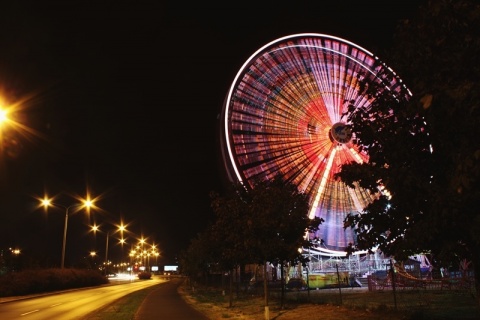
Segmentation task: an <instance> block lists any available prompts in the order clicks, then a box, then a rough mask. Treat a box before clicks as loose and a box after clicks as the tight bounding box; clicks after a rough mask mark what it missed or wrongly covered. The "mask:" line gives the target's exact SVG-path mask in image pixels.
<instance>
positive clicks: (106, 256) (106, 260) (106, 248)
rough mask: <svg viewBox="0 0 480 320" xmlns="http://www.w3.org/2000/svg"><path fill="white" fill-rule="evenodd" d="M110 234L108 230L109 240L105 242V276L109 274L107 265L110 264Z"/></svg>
mask: <svg viewBox="0 0 480 320" xmlns="http://www.w3.org/2000/svg"><path fill="white" fill-rule="evenodd" d="M109 236H110V231H107V241H106V244H105V276H107V275H108V274H107V266H108V238H109Z"/></svg>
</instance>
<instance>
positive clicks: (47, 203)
mask: <svg viewBox="0 0 480 320" xmlns="http://www.w3.org/2000/svg"><path fill="white" fill-rule="evenodd" d="M41 202H42V205H43V206H44V207H45V209H46V208H47V207H56V208H63V209H65V224H64V227H63V244H62V262H61V264H60V268H62V269H64V268H65V247H66V245H67V227H68V215H69V211H70V209H72V208H80V209H82V208H90V207H91V206H93V202H92V201H91V200H82V202H83V203H79V204H72V205H70V206H68V207H67V206H64V205H61V204H58V203H54V202H52V200H51V199H46V198H45V199H42V200H41Z"/></svg>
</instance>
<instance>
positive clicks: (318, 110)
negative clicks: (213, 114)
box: [221, 34, 402, 252]
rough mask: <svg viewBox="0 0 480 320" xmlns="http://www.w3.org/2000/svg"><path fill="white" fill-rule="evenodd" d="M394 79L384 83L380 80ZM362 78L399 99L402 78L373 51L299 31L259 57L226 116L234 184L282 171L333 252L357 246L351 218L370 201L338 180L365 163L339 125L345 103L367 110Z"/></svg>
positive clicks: (239, 82) (243, 73)
mask: <svg viewBox="0 0 480 320" xmlns="http://www.w3.org/2000/svg"><path fill="white" fill-rule="evenodd" d="M381 72H383V73H387V74H391V75H392V76H393V77H392V80H388V83H386V84H385V80H384V78H382V79H383V80H382V79H380V78H379V77H378V75H379V74H380V73H381ZM364 79H368V80H369V81H376V82H378V83H381V84H382V85H384V86H385V87H386V88H387V89H388V90H390V91H391V92H392V94H394V93H395V92H399V89H400V86H402V83H401V81H400V80H399V79H398V78H397V77H396V76H395V75H394V73H393V71H391V69H389V68H388V67H387V66H385V65H384V64H383V63H381V62H380V61H379V60H378V59H377V58H376V57H375V56H374V55H373V54H372V53H370V52H368V51H367V50H365V49H363V48H362V47H359V46H358V45H356V44H354V43H351V42H349V41H346V40H344V39H340V38H337V37H332V36H329V35H324V34H296V35H291V36H287V37H283V38H280V39H277V40H274V41H272V42H270V43H268V44H267V45H265V46H263V47H262V48H260V49H259V50H257V52H255V53H254V54H253V55H252V56H251V57H250V58H249V59H248V60H247V61H246V62H245V63H244V64H243V66H242V67H241V69H240V70H239V72H238V73H237V75H236V77H235V79H234V81H233V83H232V85H231V86H230V88H229V91H228V94H227V97H226V100H225V103H224V106H223V113H222V120H221V121H222V124H221V130H222V141H221V143H222V152H223V160H224V163H225V166H226V169H227V173H228V175H229V178H230V180H231V181H240V182H242V183H243V184H244V185H245V186H246V187H248V188H251V187H253V185H254V182H255V181H256V180H257V179H271V178H273V177H274V176H276V175H277V174H280V175H281V176H283V178H284V179H285V180H287V181H290V182H293V183H295V184H296V185H297V186H298V188H299V190H300V191H302V192H305V193H306V194H308V196H309V199H310V212H309V216H310V218H313V217H315V216H317V217H320V218H323V219H324V221H325V222H324V223H322V224H321V226H320V230H319V231H318V232H317V233H316V234H315V235H311V236H314V237H317V238H318V239H321V243H322V246H323V247H324V248H326V249H328V250H329V251H333V252H335V251H342V252H343V251H344V249H345V247H347V246H348V244H349V243H355V235H354V232H353V229H351V228H348V229H344V224H343V221H344V219H345V217H346V216H347V215H348V214H350V213H354V214H356V213H358V212H361V211H362V209H363V208H364V207H366V205H367V204H368V203H369V202H371V201H372V200H373V198H372V195H371V194H370V193H369V192H368V191H366V190H363V189H361V188H355V189H352V188H349V187H347V186H346V185H345V184H343V183H342V182H339V181H337V180H335V179H334V178H333V176H334V174H335V173H337V172H339V170H340V166H341V165H342V164H344V163H347V162H352V161H356V162H364V161H368V157H367V155H366V154H364V153H362V152H360V151H359V149H358V147H357V146H356V145H355V144H354V143H353V142H352V134H351V132H350V131H349V130H348V124H347V123H345V122H344V121H342V113H343V112H344V111H346V101H348V102H349V103H350V104H353V105H354V106H356V107H360V106H368V104H370V103H371V102H372V100H371V98H369V97H366V96H363V95H361V94H360V92H359V82H360V81H363V80H364Z"/></svg>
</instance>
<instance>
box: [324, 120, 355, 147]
mask: <svg viewBox="0 0 480 320" xmlns="http://www.w3.org/2000/svg"><path fill="white" fill-rule="evenodd" d="M329 136H330V140H332V141H336V142H338V143H341V144H345V143H348V142H350V140H352V130H351V129H350V127H349V126H348V125H346V124H345V123H343V122H337V123H335V124H334V125H333V126H332V128H331V129H330V131H329Z"/></svg>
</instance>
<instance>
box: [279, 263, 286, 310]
mask: <svg viewBox="0 0 480 320" xmlns="http://www.w3.org/2000/svg"><path fill="white" fill-rule="evenodd" d="M280 285H281V286H282V289H281V290H282V291H281V299H280V309H282V310H283V308H284V307H285V272H284V270H283V262H280Z"/></svg>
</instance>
